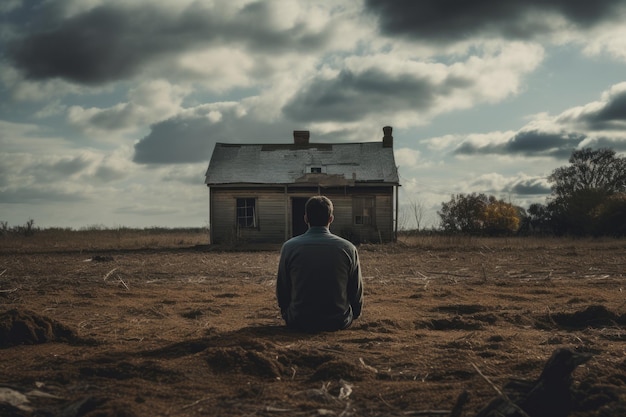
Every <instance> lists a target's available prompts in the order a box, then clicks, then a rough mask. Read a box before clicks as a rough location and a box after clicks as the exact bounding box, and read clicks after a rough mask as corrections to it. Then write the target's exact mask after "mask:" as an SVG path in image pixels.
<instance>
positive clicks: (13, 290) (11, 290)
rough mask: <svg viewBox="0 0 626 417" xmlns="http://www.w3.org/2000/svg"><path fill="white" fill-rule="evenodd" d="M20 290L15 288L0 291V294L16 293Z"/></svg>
mask: <svg viewBox="0 0 626 417" xmlns="http://www.w3.org/2000/svg"><path fill="white" fill-rule="evenodd" d="M18 289H19V288H17V287H15V288H11V289H10V290H0V293H9V292H15V291H17V290H18Z"/></svg>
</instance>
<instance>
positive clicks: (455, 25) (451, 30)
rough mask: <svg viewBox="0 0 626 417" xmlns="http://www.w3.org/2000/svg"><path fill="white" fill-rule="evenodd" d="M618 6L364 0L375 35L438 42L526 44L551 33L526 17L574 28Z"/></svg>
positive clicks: (542, 0) (602, 1) (616, 2)
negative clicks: (375, 22) (494, 39)
mask: <svg viewBox="0 0 626 417" xmlns="http://www.w3.org/2000/svg"><path fill="white" fill-rule="evenodd" d="M622 5H624V1H623V0H598V1H589V0H507V1H503V0H475V1H466V0H421V1H414V0H394V1H389V0H366V1H365V7H366V9H368V10H369V11H370V12H372V13H373V14H376V15H378V17H379V25H380V29H381V31H382V32H383V33H385V34H387V35H391V36H403V37H407V38H412V39H417V40H424V41H427V40H434V41H440V42H449V41H458V40H465V39H466V38H468V37H471V36H476V35H493V36H504V37H507V38H510V39H529V38H532V37H533V36H535V35H537V34H540V33H546V32H549V31H551V28H550V27H548V26H546V25H547V24H546V23H545V22H544V23H541V22H538V21H536V20H534V21H529V20H528V19H527V17H528V15H529V13H538V14H541V15H544V14H545V13H556V14H558V15H561V16H562V17H564V18H565V19H567V20H568V21H570V22H571V23H573V24H575V25H578V26H580V27H589V26H593V25H595V24H597V23H600V22H601V21H603V20H605V19H608V18H611V17H612V13H613V12H614V11H615V9H616V8H617V7H618V6H622Z"/></svg>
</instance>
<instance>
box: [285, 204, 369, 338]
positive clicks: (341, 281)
mask: <svg viewBox="0 0 626 417" xmlns="http://www.w3.org/2000/svg"><path fill="white" fill-rule="evenodd" d="M304 211H305V214H304V221H305V223H306V224H307V225H308V226H309V229H308V230H307V232H306V233H304V234H303V235H300V236H296V237H294V238H292V239H289V240H288V241H287V242H285V243H284V244H283V247H282V249H281V252H280V263H279V265H278V277H277V281H276V297H277V299H278V306H279V307H280V312H281V315H282V317H283V319H284V320H285V323H286V324H287V327H289V328H291V329H294V330H299V331H306V332H317V331H334V330H340V329H345V328H347V327H348V326H350V324H352V321H353V320H354V319H356V318H358V317H359V316H360V315H361V309H362V307H363V280H362V278H361V267H360V264H359V255H358V252H357V249H356V247H355V246H354V245H353V244H352V243H350V242H349V241H347V240H345V239H343V238H341V237H339V236H336V235H334V234H332V233H331V232H330V230H329V227H330V224H331V223H332V222H333V220H334V217H333V203H332V202H331V201H330V200H329V199H328V198H327V197H324V196H314V197H311V198H310V199H309V200H308V201H307V203H306V206H305V209H304Z"/></svg>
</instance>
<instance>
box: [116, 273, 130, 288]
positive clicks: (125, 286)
mask: <svg viewBox="0 0 626 417" xmlns="http://www.w3.org/2000/svg"><path fill="white" fill-rule="evenodd" d="M117 279H118V280H119V281H120V282H121V283H122V285H123V286H124V288H126V289H127V290H128V291H130V288H128V285H126V283H125V282H124V280H123V279H122V277H120V276H119V275H118V276H117Z"/></svg>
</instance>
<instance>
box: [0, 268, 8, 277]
mask: <svg viewBox="0 0 626 417" xmlns="http://www.w3.org/2000/svg"><path fill="white" fill-rule="evenodd" d="M5 272H7V270H6V269H5V270H4V271H2V272H0V277H1V276H2V275H4V273H5Z"/></svg>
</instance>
